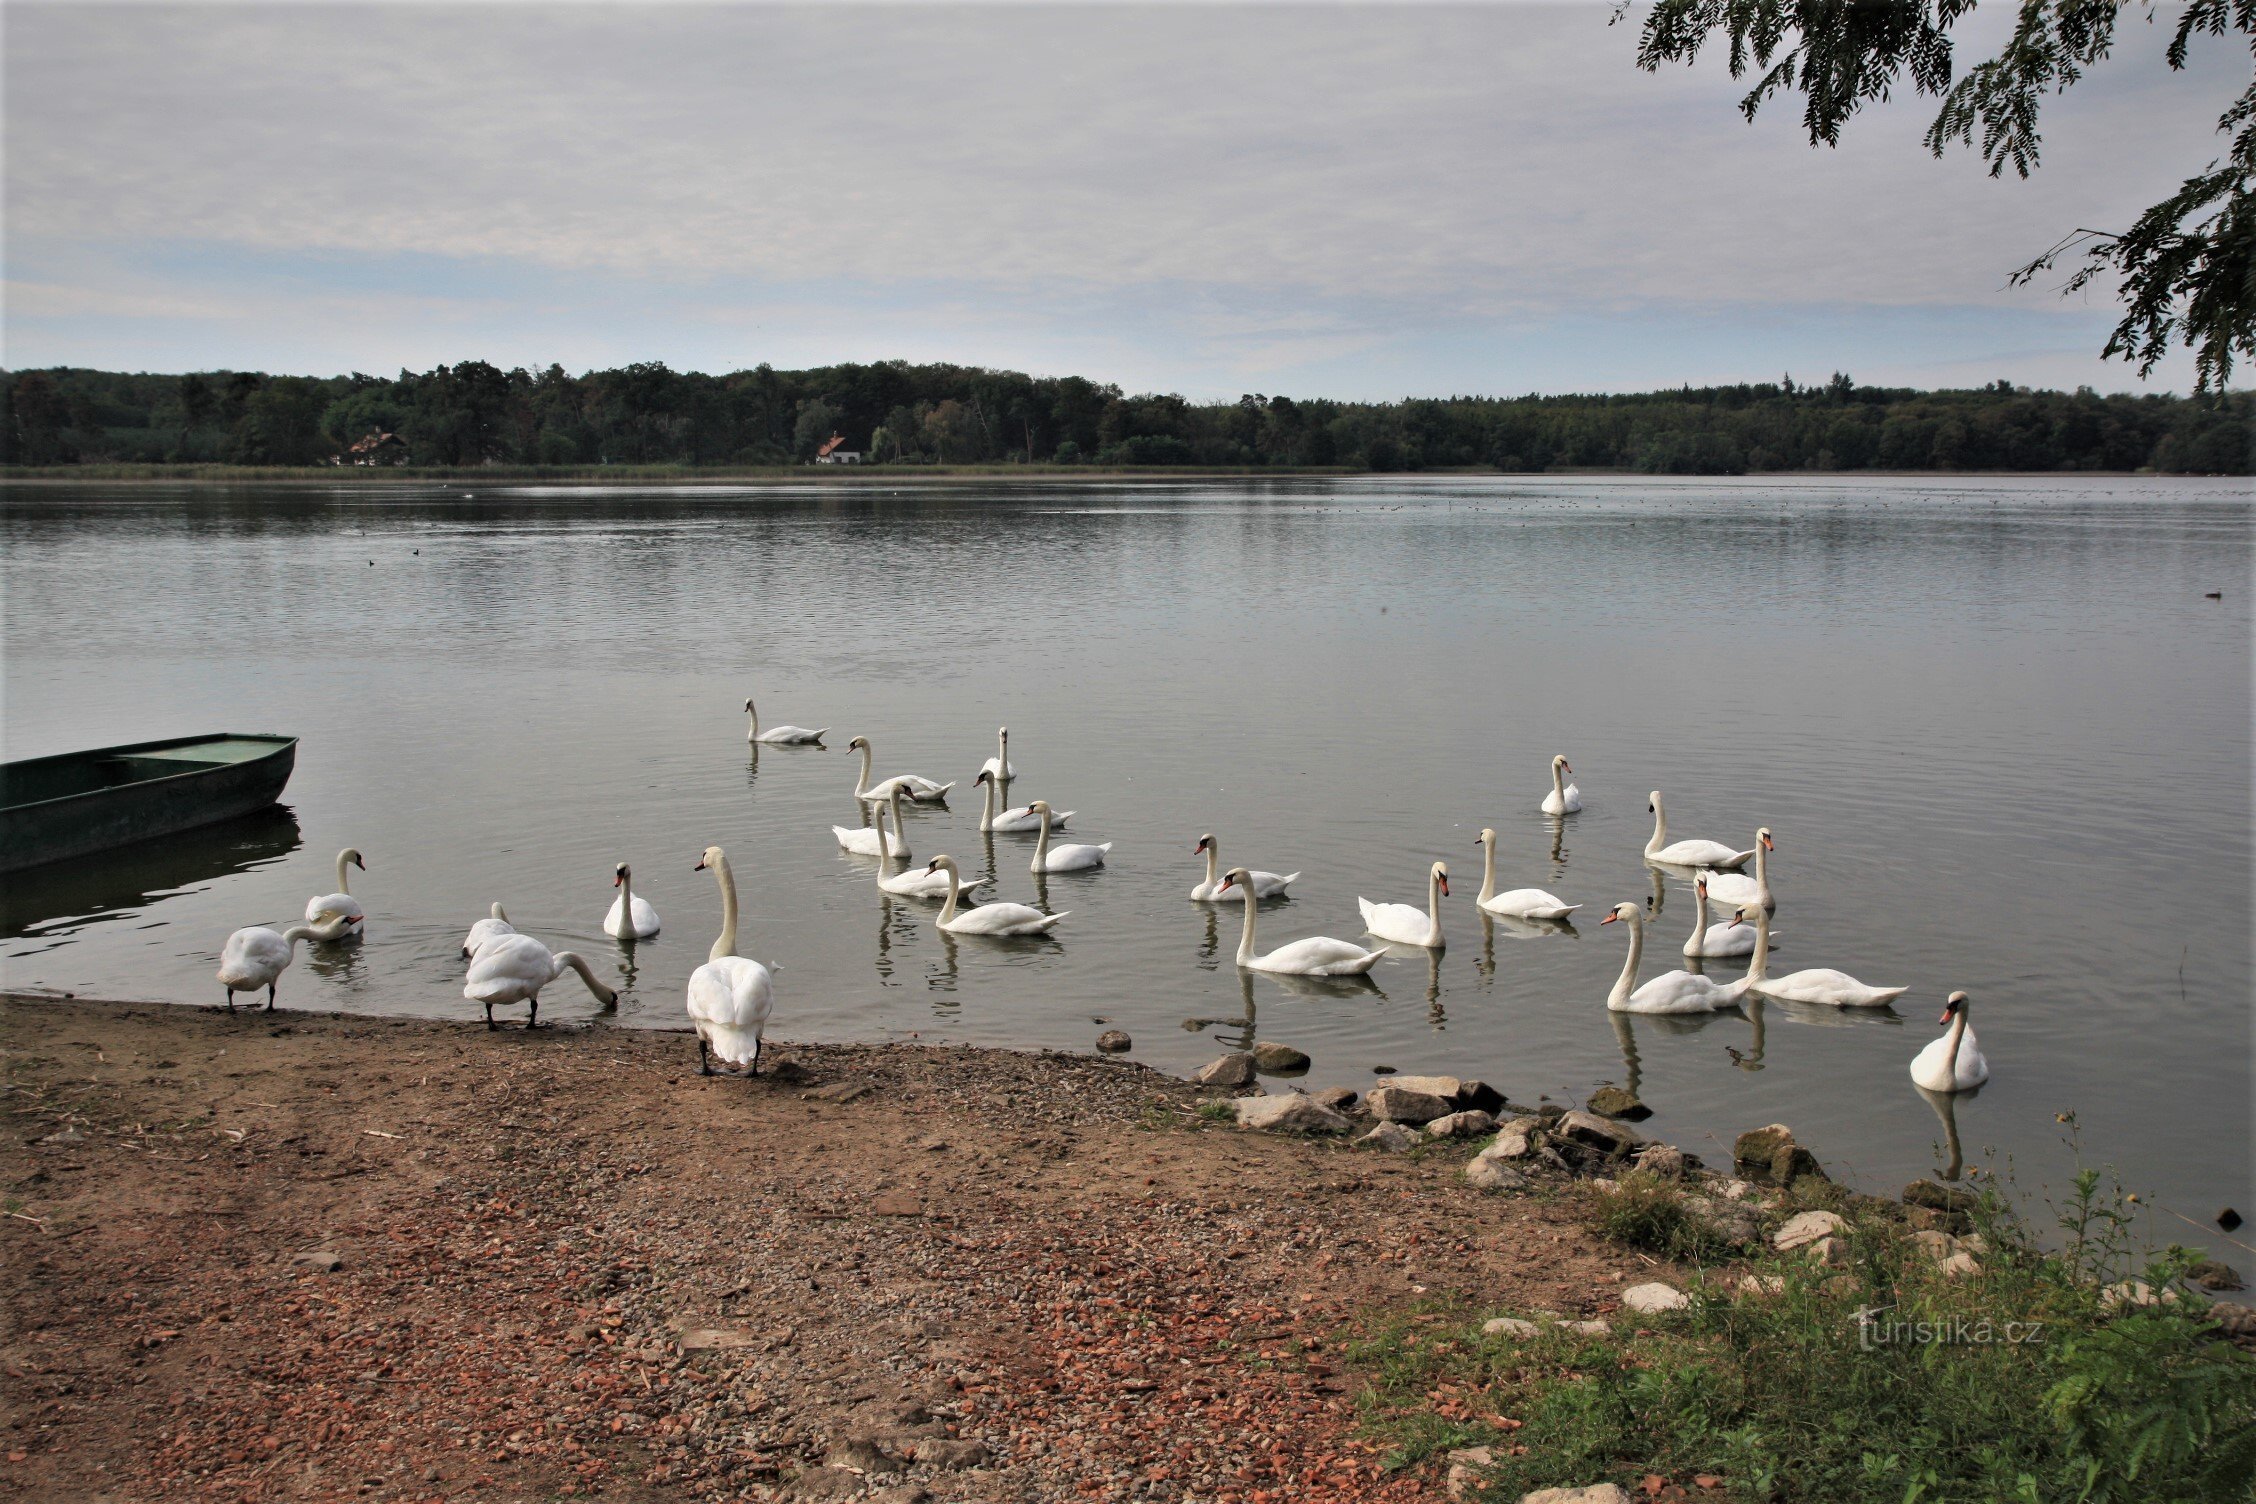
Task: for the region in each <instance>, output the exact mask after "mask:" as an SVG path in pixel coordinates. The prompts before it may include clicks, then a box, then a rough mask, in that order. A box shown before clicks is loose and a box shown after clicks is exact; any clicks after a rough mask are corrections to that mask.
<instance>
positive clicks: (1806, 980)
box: [1731, 904, 1911, 1008]
mask: <svg viewBox="0 0 2256 1504" xmlns="http://www.w3.org/2000/svg"><path fill="white" fill-rule="evenodd" d="M1731 923H1732V925H1733V926H1734V927H1735V928H1736V927H1738V926H1741V925H1749V924H1751V925H1753V926H1754V928H1755V953H1754V956H1753V958H1752V959H1751V960H1749V961H1748V962H1747V976H1746V980H1745V983H1744V985H1745V986H1746V988H1747V990H1748V991H1749V992H1759V993H1761V994H1762V995H1763V996H1764V997H1774V998H1777V999H1778V1000H1779V1001H1780V1002H1786V1003H1829V1004H1831V1005H1832V1006H1833V1007H1836V1008H1879V1007H1883V1006H1885V1005H1887V1004H1889V1003H1892V1002H1894V1001H1895V1000H1896V999H1897V998H1899V997H1902V996H1903V995H1904V994H1905V993H1907V992H1909V991H1911V989H1910V988H1909V987H1868V986H1866V985H1865V984H1864V983H1862V982H1860V981H1858V980H1857V979H1856V978H1855V977H1852V976H1850V975H1849V974H1848V973H1847V972H1845V971H1835V970H1834V969H1833V968H1832V967H1830V966H1812V967H1809V968H1808V969H1806V970H1803V971H1793V972H1788V973H1787V974H1786V975H1785V976H1782V977H1773V976H1771V975H1770V915H1769V914H1767V913H1765V912H1764V911H1763V910H1762V909H1761V908H1759V907H1757V906H1756V905H1754V904H1749V905H1748V906H1747V907H1745V908H1743V909H1741V910H1740V911H1739V912H1738V915H1737V916H1736V917H1735V918H1733V919H1732V921H1731Z"/></svg>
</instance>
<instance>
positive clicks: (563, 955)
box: [462, 934, 619, 1029]
mask: <svg viewBox="0 0 2256 1504" xmlns="http://www.w3.org/2000/svg"><path fill="white" fill-rule="evenodd" d="M567 971H576V972H578V973H579V974H580V980H581V981H583V982H585V983H587V990H588V991H589V992H590V993H592V994H594V996H595V1000H596V1001H597V1002H599V1003H601V1004H602V1005H603V1006H604V1007H606V1008H609V1007H612V1006H614V1005H616V1004H617V1003H618V1001H619V994H618V993H616V992H613V991H612V990H611V989H610V988H609V987H606V986H605V985H604V984H603V983H602V982H601V981H599V980H597V978H596V975H595V973H594V972H593V971H591V970H590V969H589V968H588V963H587V962H586V961H584V960H582V959H581V958H580V956H579V955H578V954H577V953H576V952H573V951H568V950H559V951H551V950H550V949H549V948H548V947H547V946H545V945H543V944H541V943H540V941H538V940H536V939H534V938H533V937H532V936H531V935H522V934H520V935H496V936H495V937H494V938H493V939H491V940H488V941H487V942H486V943H485V945H484V946H483V947H481V948H480V949H479V951H478V953H477V954H476V955H475V956H472V957H471V958H470V974H469V976H468V977H467V978H466V979H465V980H464V982H463V984H462V995H463V996H464V997H466V998H468V999H470V1001H472V1002H473V1003H483V1004H484V1005H485V1009H486V1027H487V1028H489V1029H498V1028H500V1027H501V1026H500V1025H499V1024H497V1023H495V1022H494V1016H493V1010H494V1009H496V1008H505V1007H508V1006H510V1005H511V1004H513V1003H524V1004H527V1005H528V1007H529V1010H530V1011H528V1012H527V1013H526V1015H525V1027H526V1028H528V1029H537V1028H539V1027H540V995H541V989H542V988H543V987H546V986H547V985H548V984H549V983H551V982H553V981H555V980H556V979H557V978H558V977H560V976H562V975H564V973H565V972H567Z"/></svg>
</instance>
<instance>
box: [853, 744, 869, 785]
mask: <svg viewBox="0 0 2256 1504" xmlns="http://www.w3.org/2000/svg"><path fill="white" fill-rule="evenodd" d="M869 775H870V744H869V738H868V737H866V736H865V737H863V738H862V780H861V782H860V783H859V784H858V785H857V786H856V787H855V789H854V792H855V793H856V794H857V795H860V796H864V797H866V796H867V795H868V794H869Z"/></svg>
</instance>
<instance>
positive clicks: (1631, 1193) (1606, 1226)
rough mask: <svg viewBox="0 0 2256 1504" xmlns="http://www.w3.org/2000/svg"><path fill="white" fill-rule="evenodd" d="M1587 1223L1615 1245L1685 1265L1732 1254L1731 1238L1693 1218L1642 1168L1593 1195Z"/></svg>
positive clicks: (1671, 1190)
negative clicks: (1675, 1260)
mask: <svg viewBox="0 0 2256 1504" xmlns="http://www.w3.org/2000/svg"><path fill="white" fill-rule="evenodd" d="M1590 1225H1591V1227H1592V1228H1593V1229H1595V1230H1596V1231H1598V1232H1600V1233H1603V1234H1604V1235H1605V1236H1607V1237H1609V1238H1611V1239H1613V1240H1614V1241H1615V1242H1617V1243H1623V1244H1626V1245H1628V1246H1629V1247H1631V1248H1642V1249H1644V1250H1646V1251H1647V1252H1648V1253H1658V1254H1661V1255H1663V1256H1664V1257H1667V1258H1672V1259H1677V1260H1680V1261H1682V1262H1685V1263H1711V1262H1713V1261H1714V1260H1716V1259H1718V1258H1721V1257H1723V1256H1724V1255H1725V1254H1727V1253H1729V1252H1730V1251H1731V1249H1730V1242H1729V1240H1728V1239H1727V1238H1725V1237H1724V1235H1723V1234H1722V1233H1721V1232H1719V1231H1717V1229H1716V1228H1715V1226H1714V1225H1713V1224H1712V1223H1709V1222H1707V1221H1705V1220H1703V1219H1702V1218H1700V1217H1698V1216H1695V1215H1694V1214H1693V1212H1692V1209H1691V1208H1690V1207H1689V1206H1687V1205H1686V1204H1685V1201H1684V1196H1683V1194H1682V1193H1681V1192H1680V1191H1678V1189H1677V1188H1676V1187H1675V1186H1674V1185H1672V1184H1671V1183H1669V1182H1668V1181H1665V1180H1662V1179H1660V1178H1658V1177H1657V1176H1653V1175H1648V1174H1646V1173H1645V1172H1644V1171H1642V1170H1631V1171H1629V1172H1628V1173H1627V1174H1625V1175H1623V1176H1622V1177H1621V1179H1620V1180H1618V1181H1616V1182H1615V1183H1614V1184H1613V1185H1612V1186H1611V1187H1608V1188H1606V1189H1603V1190H1600V1191H1598V1192H1597V1193H1596V1195H1595V1196H1593V1197H1592V1202H1591V1213H1590Z"/></svg>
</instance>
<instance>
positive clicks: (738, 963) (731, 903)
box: [688, 846, 775, 1076]
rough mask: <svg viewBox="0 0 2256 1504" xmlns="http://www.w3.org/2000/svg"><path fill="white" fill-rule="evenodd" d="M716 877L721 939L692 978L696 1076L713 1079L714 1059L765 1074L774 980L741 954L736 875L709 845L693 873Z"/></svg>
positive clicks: (690, 1003)
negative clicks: (763, 1048) (764, 1042)
mask: <svg viewBox="0 0 2256 1504" xmlns="http://www.w3.org/2000/svg"><path fill="white" fill-rule="evenodd" d="M691 870H693V871H697V872H711V873H712V874H713V880H714V881H715V882H717V883H719V884H720V885H721V934H720V938H719V939H717V940H715V941H714V942H713V949H712V951H711V953H710V954H708V955H707V956H706V958H705V964H704V965H703V966H700V967H698V968H697V969H696V970H695V971H693V972H691V973H690V974H689V1002H688V1006H689V1021H690V1023H691V1025H692V1026H694V1027H695V1028H696V1030H697V1073H698V1074H699V1075H701V1076H710V1075H711V1074H713V1060H712V1057H713V1056H715V1055H718V1056H720V1057H721V1059H722V1061H723V1062H724V1063H726V1064H729V1065H741V1066H743V1067H744V1068H745V1071H746V1073H747V1074H749V1075H754V1076H757V1075H758V1074H759V1073H760V1041H761V1037H762V1035H764V1034H765V1033H766V1032H767V1027H768V1014H769V1013H770V1012H771V1011H773V1010H774V1008H775V979H774V978H773V977H771V976H769V975H768V969H767V968H766V967H765V966H762V965H761V964H760V963H759V962H757V961H754V960H750V959H748V958H746V957H744V956H740V955H738V954H737V953H736V874H735V873H733V872H731V871H730V870H729V864H728V858H727V857H726V856H724V855H722V853H721V848H720V847H718V846H708V847H706V848H705V854H704V855H703V856H701V857H699V858H698V859H697V865H696V867H694V868H693V869H691Z"/></svg>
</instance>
